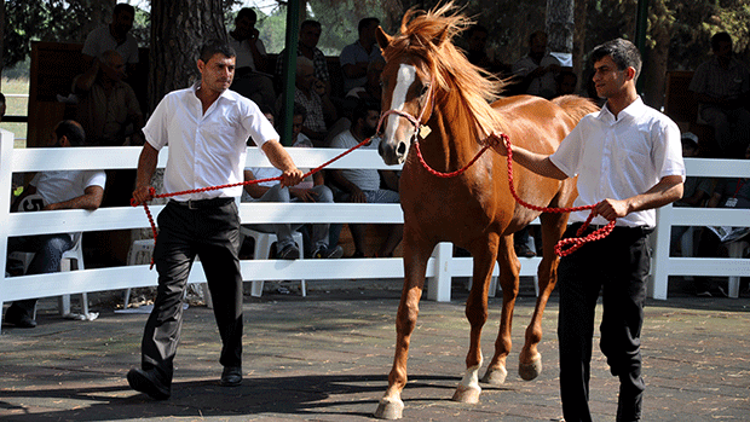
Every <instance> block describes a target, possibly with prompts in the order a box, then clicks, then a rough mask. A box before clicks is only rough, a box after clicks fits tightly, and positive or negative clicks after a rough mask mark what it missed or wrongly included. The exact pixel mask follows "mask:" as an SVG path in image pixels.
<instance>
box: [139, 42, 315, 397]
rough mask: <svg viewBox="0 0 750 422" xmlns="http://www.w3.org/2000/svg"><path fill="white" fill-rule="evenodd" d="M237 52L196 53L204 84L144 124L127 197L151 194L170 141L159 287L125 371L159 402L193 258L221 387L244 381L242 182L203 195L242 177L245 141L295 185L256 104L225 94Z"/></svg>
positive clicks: (157, 258)
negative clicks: (217, 344) (211, 320)
mask: <svg viewBox="0 0 750 422" xmlns="http://www.w3.org/2000/svg"><path fill="white" fill-rule="evenodd" d="M235 55H236V53H235V52H234V49H233V48H232V47H230V46H229V45H228V44H227V43H226V42H224V41H220V40H210V41H208V42H206V43H205V44H204V45H203V46H202V47H201V50H200V58H199V59H198V62H197V66H198V70H199V71H200V73H201V80H200V81H198V82H196V83H195V85H193V86H192V87H190V88H187V89H182V90H177V91H173V92H170V93H169V94H167V95H166V96H165V97H164V98H163V99H162V100H161V102H160V103H159V104H158V105H157V107H156V109H155V110H154V112H153V114H152V115H151V118H150V119H149V121H148V123H146V126H145V127H144V128H143V133H144V136H145V138H146V144H145V145H144V146H143V151H142V152H141V156H140V158H139V161H138V177H137V181H136V189H135V191H134V192H133V198H134V199H135V200H136V201H137V202H139V203H143V202H146V201H149V200H150V199H152V198H153V194H152V190H153V188H152V187H151V186H150V183H151V176H152V175H153V173H154V170H155V169H156V164H157V161H158V157H159V150H161V149H162V148H163V147H164V146H166V145H169V157H168V161H167V167H166V171H165V173H164V189H165V191H166V192H171V193H174V192H187V193H183V194H180V195H176V196H173V197H172V199H171V200H170V201H169V203H167V205H166V206H165V208H164V210H163V211H162V212H161V213H160V214H159V217H158V223H159V229H160V231H159V236H158V237H157V240H156V246H155V249H154V262H155V263H156V269H157V271H158V272H159V286H158V290H157V296H156V300H155V302H154V309H153V311H152V312H151V316H150V317H149V319H148V322H147V323H146V328H145V331H144V334H143V343H142V349H141V353H142V358H141V368H139V369H131V370H130V372H128V377H127V378H128V383H129V384H130V386H131V387H132V388H133V389H135V390H137V391H140V392H143V393H146V394H147V395H149V396H151V397H152V398H154V399H157V400H164V399H167V398H169V396H170V395H171V385H172V376H173V373H174V367H173V360H174V357H175V354H176V350H177V344H178V343H179V339H180V330H181V326H182V312H183V308H182V297H183V293H184V291H185V288H186V286H187V279H188V275H189V273H190V267H191V266H192V263H193V261H194V260H195V257H196V256H198V257H200V259H201V262H202V263H203V269H204V271H205V273H206V279H207V281H208V288H209V289H210V291H211V297H212V298H213V301H214V315H215V317H216V322H217V325H218V328H219V334H220V336H221V340H222V350H221V354H220V359H219V362H220V363H221V364H222V365H223V366H224V370H223V372H222V376H221V384H222V385H223V386H230V387H234V386H238V385H240V384H241V383H242V367H241V364H242V274H241V273H240V263H239V257H238V253H239V246H240V245H239V242H240V230H239V228H240V219H239V215H238V210H237V205H236V204H235V197H237V196H240V194H241V193H242V186H240V185H238V186H233V187H224V188H221V189H212V190H203V189H204V188H210V187H215V186H224V185H232V184H238V183H241V182H242V181H243V167H244V165H245V156H246V153H247V147H246V142H247V139H248V137H250V136H252V139H253V140H254V141H255V143H256V144H257V145H258V146H259V147H260V150H261V151H262V152H263V153H265V154H266V155H267V156H268V159H269V161H270V162H271V164H273V165H274V166H275V167H277V168H279V169H280V170H281V171H282V174H281V177H282V182H281V183H282V185H284V186H293V185H296V184H297V183H299V182H300V180H301V177H302V175H303V174H302V172H301V171H300V170H299V169H297V167H296V166H295V165H294V162H293V161H292V159H291V157H290V156H289V154H287V152H286V151H285V150H284V149H283V148H282V146H281V144H280V143H279V141H278V139H279V136H278V134H277V133H276V131H275V130H274V128H273V126H272V125H271V124H270V123H269V122H268V119H266V118H265V117H264V116H263V113H262V112H261V111H260V109H259V108H258V106H257V105H256V104H255V103H253V102H252V101H250V100H248V99H247V98H245V97H243V96H241V95H239V94H237V93H236V92H233V91H231V90H229V89H228V88H229V86H230V85H231V84H232V78H233V77H234V69H235Z"/></svg>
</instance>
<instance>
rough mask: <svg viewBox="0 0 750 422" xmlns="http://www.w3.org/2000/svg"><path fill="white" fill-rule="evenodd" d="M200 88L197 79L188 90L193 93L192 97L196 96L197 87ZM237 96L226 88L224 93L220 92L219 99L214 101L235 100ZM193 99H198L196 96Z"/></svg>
mask: <svg viewBox="0 0 750 422" xmlns="http://www.w3.org/2000/svg"><path fill="white" fill-rule="evenodd" d="M200 86H201V80H200V79H198V80H197V81H195V83H194V84H193V86H192V87H190V90H191V91H193V95H195V94H197V92H198V87H200ZM237 95H238V94H237V93H236V92H234V91H232V90H231V89H229V88H227V89H225V90H224V92H222V93H221V94H220V95H219V98H217V99H216V101H219V100H221V99H222V98H226V99H227V100H235V99H236V98H237ZM195 98H198V96H197V95H196V96H195Z"/></svg>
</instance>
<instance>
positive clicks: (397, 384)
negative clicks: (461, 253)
mask: <svg viewBox="0 0 750 422" xmlns="http://www.w3.org/2000/svg"><path fill="white" fill-rule="evenodd" d="M434 247H435V244H434V243H432V244H430V243H429V242H418V241H417V240H416V236H414V235H413V233H410V230H409V228H408V226H406V227H404V289H403V291H402V292H401V302H400V303H399V305H398V313H397V314H396V353H395V356H394V358H393V367H392V368H391V373H390V374H389V375H388V389H387V390H386V392H385V395H384V396H383V398H381V399H380V402H379V403H378V408H377V410H376V411H375V417H377V418H381V419H400V418H401V417H402V415H403V410H404V402H403V401H402V400H401V391H402V390H403V389H404V386H406V381H407V377H406V362H407V360H408V358H409V342H410V341H411V334H412V333H413V332H414V328H415V327H416V325H417V315H418V314H419V300H420V298H421V297H422V290H423V287H424V278H425V271H426V270H427V261H428V260H429V258H430V254H431V253H432V249H433V248H434Z"/></svg>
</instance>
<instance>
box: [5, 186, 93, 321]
mask: <svg viewBox="0 0 750 422" xmlns="http://www.w3.org/2000/svg"><path fill="white" fill-rule="evenodd" d="M42 208H44V200H43V199H42V197H41V196H40V195H39V194H33V195H29V196H27V197H25V198H24V199H22V200H21V203H20V204H19V206H18V211H19V212H29V211H40V210H41V209H42ZM82 238H83V236H82V233H81V232H78V233H74V234H73V248H72V249H68V250H67V251H65V252H63V255H62V259H61V260H60V271H61V272H63V271H73V270H82V269H84V266H83V246H82ZM34 255H35V253H34V252H21V251H15V252H11V253H10V254H9V255H8V257H9V258H10V259H15V260H18V261H20V262H21V263H22V265H23V272H24V274H26V271H27V270H28V268H29V264H31V260H33V259H34ZM59 304H60V315H62V316H66V315H69V314H70V313H71V312H70V295H62V296H60V299H59ZM81 312H82V313H83V315H84V316H86V317H87V319H88V316H89V302H88V295H87V294H86V292H83V293H81ZM33 318H34V319H36V307H34V316H33Z"/></svg>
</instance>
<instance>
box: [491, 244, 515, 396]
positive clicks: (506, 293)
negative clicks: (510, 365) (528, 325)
mask: <svg viewBox="0 0 750 422" xmlns="http://www.w3.org/2000/svg"><path fill="white" fill-rule="evenodd" d="M497 262H498V264H499V265H500V277H499V282H500V286H501V287H502V289H503V309H502V313H501V315H500V328H499V330H498V333H497V339H496V340H495V354H494V355H493V356H492V361H490V365H489V366H488V367H487V372H485V374H484V376H483V377H482V382H486V383H488V384H493V385H499V384H502V383H504V382H505V378H506V377H507V376H508V369H507V367H506V360H507V358H508V354H509V353H510V349H511V346H512V342H511V338H510V335H511V329H512V327H513V309H514V308H515V304H516V297H518V274H519V272H520V271H521V264H520V263H519V262H518V258H517V257H516V251H515V249H513V235H507V236H503V237H502V238H501V239H500V246H499V248H498V253H497Z"/></svg>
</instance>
